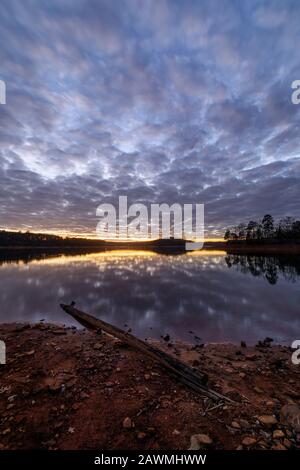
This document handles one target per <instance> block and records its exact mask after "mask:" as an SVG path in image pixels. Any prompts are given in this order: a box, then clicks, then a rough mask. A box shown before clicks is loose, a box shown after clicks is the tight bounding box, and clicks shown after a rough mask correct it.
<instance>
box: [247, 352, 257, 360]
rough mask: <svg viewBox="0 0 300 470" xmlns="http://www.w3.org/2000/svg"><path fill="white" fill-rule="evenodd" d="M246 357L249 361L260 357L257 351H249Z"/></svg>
mask: <svg viewBox="0 0 300 470" xmlns="http://www.w3.org/2000/svg"><path fill="white" fill-rule="evenodd" d="M245 358H246V359H248V361H255V360H256V359H258V355H257V354H255V353H248V354H246V356H245Z"/></svg>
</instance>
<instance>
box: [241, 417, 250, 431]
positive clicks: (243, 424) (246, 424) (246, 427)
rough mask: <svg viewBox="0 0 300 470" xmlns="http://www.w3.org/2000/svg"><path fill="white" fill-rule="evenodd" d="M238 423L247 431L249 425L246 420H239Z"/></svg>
mask: <svg viewBox="0 0 300 470" xmlns="http://www.w3.org/2000/svg"><path fill="white" fill-rule="evenodd" d="M239 422H240V425H241V426H242V428H244V429H248V428H249V427H250V424H249V422H248V421H247V420H246V419H243V418H241V419H240V420H239Z"/></svg>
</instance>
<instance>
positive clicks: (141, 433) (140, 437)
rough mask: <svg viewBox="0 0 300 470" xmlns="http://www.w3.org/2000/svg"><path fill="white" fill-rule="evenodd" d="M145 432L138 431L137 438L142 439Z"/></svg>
mask: <svg viewBox="0 0 300 470" xmlns="http://www.w3.org/2000/svg"><path fill="white" fill-rule="evenodd" d="M146 435H147V434H146V433H145V432H139V433H138V435H137V438H138V439H139V440H140V441H142V440H143V439H145V437H146Z"/></svg>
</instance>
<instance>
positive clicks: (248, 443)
mask: <svg viewBox="0 0 300 470" xmlns="http://www.w3.org/2000/svg"><path fill="white" fill-rule="evenodd" d="M256 442H257V441H256V439H255V437H251V436H246V437H244V439H243V440H242V444H243V446H245V447H252V446H254V445H255V444H256Z"/></svg>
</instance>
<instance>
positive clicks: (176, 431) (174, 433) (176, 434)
mask: <svg viewBox="0 0 300 470" xmlns="http://www.w3.org/2000/svg"><path fill="white" fill-rule="evenodd" d="M172 434H173V436H179V434H180V431H178V430H177V429H174V431H173V432H172Z"/></svg>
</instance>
